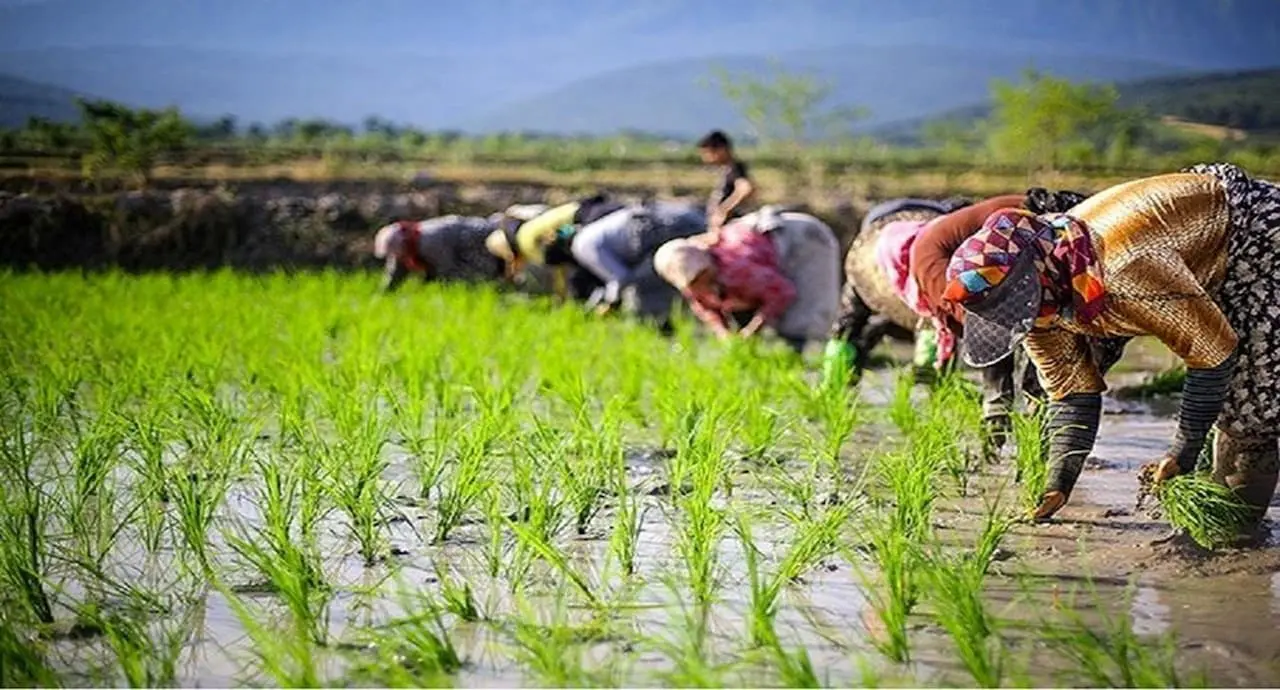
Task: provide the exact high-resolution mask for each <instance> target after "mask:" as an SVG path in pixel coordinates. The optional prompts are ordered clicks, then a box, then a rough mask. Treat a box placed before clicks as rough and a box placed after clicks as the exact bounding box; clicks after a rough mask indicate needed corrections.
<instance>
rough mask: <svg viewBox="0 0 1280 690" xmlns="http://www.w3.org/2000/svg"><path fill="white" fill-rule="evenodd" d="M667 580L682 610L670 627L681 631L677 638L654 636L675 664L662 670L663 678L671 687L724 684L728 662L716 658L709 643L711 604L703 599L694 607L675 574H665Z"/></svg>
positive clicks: (665, 654)
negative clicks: (686, 599)
mask: <svg viewBox="0 0 1280 690" xmlns="http://www.w3.org/2000/svg"><path fill="white" fill-rule="evenodd" d="M664 584H665V585H666V587H667V588H668V589H669V590H670V591H671V593H672V594H673V595H674V596H675V597H676V601H677V602H679V605H680V613H679V617H678V618H677V619H676V620H675V621H673V622H672V625H670V626H668V630H672V631H675V632H677V636H676V637H675V638H674V639H672V638H668V637H658V638H656V639H652V640H650V644H651V645H652V646H654V647H656V648H657V649H658V650H659V651H660V652H662V653H663V655H664V656H666V658H667V660H668V661H670V662H671V665H672V667H673V668H672V669H671V670H670V671H666V672H664V673H662V674H660V678H661V680H663V681H664V682H665V684H666V685H668V686H670V687H681V688H719V687H724V686H725V685H726V683H725V682H724V680H723V675H724V672H725V670H726V666H725V665H721V664H717V663H716V662H715V659H714V656H713V652H714V650H713V649H712V648H711V647H710V646H709V645H708V643H709V641H710V640H711V627H710V626H711V622H710V608H709V607H707V606H706V605H704V604H701V603H696V604H695V605H694V606H692V607H690V606H689V605H688V602H686V601H685V600H684V599H683V598H681V597H680V593H681V592H680V590H681V588H680V586H679V583H678V582H676V580H675V579H674V578H672V577H667V578H664Z"/></svg>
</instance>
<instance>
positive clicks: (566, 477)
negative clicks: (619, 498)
mask: <svg viewBox="0 0 1280 690" xmlns="http://www.w3.org/2000/svg"><path fill="white" fill-rule="evenodd" d="M578 419H579V421H578V423H577V426H576V428H575V430H574V440H575V445H576V446H577V453H576V455H577V457H576V458H575V459H570V458H569V457H567V456H565V455H560V456H559V457H558V458H557V462H556V463H555V465H554V466H555V467H557V468H558V470H559V474H560V486H561V487H562V489H563V490H564V492H565V495H566V499H567V500H568V502H569V504H570V508H571V509H572V510H573V516H574V517H573V519H574V529H575V531H576V532H577V533H578V534H579V535H583V534H586V533H587V528H588V526H589V525H590V524H591V520H592V519H593V518H595V516H596V515H598V514H599V513H600V511H601V510H603V509H604V499H605V497H606V496H608V494H609V489H610V481H609V477H610V474H611V473H613V472H614V471H615V468H617V467H620V466H621V467H624V468H625V465H626V460H625V458H624V457H623V451H622V439H621V432H620V430H619V425H620V420H619V418H618V416H617V412H616V408H615V407H612V406H606V408H605V413H604V416H603V419H599V420H592V419H589V418H586V417H579V418H578Z"/></svg>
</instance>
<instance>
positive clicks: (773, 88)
mask: <svg viewBox="0 0 1280 690" xmlns="http://www.w3.org/2000/svg"><path fill="white" fill-rule="evenodd" d="M711 76H712V83H713V84H714V85H715V86H716V87H717V88H718V89H719V90H720V93H721V94H722V95H723V96H724V97H725V98H726V99H727V100H728V101H729V102H730V103H732V104H733V105H734V107H735V108H737V110H738V112H739V113H740V114H741V115H742V118H743V119H744V120H745V121H746V123H747V126H748V128H749V130H750V133H751V135H752V137H753V138H754V139H756V140H757V141H760V142H770V141H786V142H789V143H791V144H794V145H799V144H801V143H802V142H804V141H805V140H806V139H808V138H810V137H812V136H814V135H816V134H823V135H831V134H836V133H843V132H847V130H848V129H849V128H850V127H851V126H852V125H853V123H855V122H856V121H858V120H860V119H863V118H865V117H867V115H868V112H867V110H866V109H865V108H861V107H831V106H828V105H826V104H827V101H828V100H829V99H830V97H831V85H830V84H828V83H827V82H826V81H824V80H822V79H820V78H818V77H816V76H814V75H811V74H801V73H795V72H788V71H786V70H785V69H784V68H782V66H781V65H779V64H778V63H777V62H773V63H771V65H770V70H769V73H768V74H766V75H763V76H756V75H752V74H747V73H738V74H734V73H732V72H729V71H728V70H725V69H724V68H716V69H714V70H712V75H711Z"/></svg>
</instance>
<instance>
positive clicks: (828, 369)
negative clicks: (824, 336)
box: [822, 338, 858, 388]
mask: <svg viewBox="0 0 1280 690" xmlns="http://www.w3.org/2000/svg"><path fill="white" fill-rule="evenodd" d="M857 361H858V348H857V347H855V346H854V345H853V343H850V342H848V341H847V340H840V339H839V338H832V339H831V340H828V341H827V347H826V349H825V350H824V351H823V353H822V387H823V388H833V387H840V386H847V385H849V384H850V383H853V382H854V381H856V380H857V372H856V371H854V366H855V364H856V363H857Z"/></svg>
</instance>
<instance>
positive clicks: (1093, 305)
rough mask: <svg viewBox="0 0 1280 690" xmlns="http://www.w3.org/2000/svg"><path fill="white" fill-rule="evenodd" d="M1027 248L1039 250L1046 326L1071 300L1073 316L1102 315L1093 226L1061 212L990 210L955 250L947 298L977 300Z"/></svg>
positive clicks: (1041, 316)
mask: <svg viewBox="0 0 1280 690" xmlns="http://www.w3.org/2000/svg"><path fill="white" fill-rule="evenodd" d="M1024 251H1031V252H1033V253H1034V254H1033V256H1034V263H1035V267H1036V272H1037V273H1038V274H1039V278H1040V286H1041V290H1042V298H1041V299H1040V308H1039V313H1038V314H1036V324H1037V325H1041V326H1043V325H1047V324H1048V322H1049V321H1051V320H1052V318H1053V317H1054V316H1056V315H1057V314H1058V313H1059V311H1060V310H1061V308H1062V307H1064V306H1068V304H1069V306H1070V309H1071V318H1073V319H1075V320H1077V321H1079V322H1081V323H1089V322H1090V321H1092V320H1093V319H1094V318H1095V317H1097V315H1098V314H1099V313H1100V312H1101V311H1102V307H1103V298H1104V297H1105V295H1106V289H1105V287H1104V282H1103V277H1102V263H1101V262H1100V261H1099V260H1098V255H1097V253H1096V252H1095V251H1094V247H1093V238H1092V236H1091V235H1090V234H1089V229H1088V228H1087V227H1086V226H1085V225H1084V223H1082V222H1080V221H1079V220H1076V219H1075V218H1072V217H1071V216H1069V215H1066V214H1061V213H1059V214H1050V215H1044V216H1037V215H1035V214H1033V213H1031V212H1030V211H1026V210H1023V209H1005V210H1002V211H997V212H995V213H993V214H991V216H990V217H988V218H987V222H986V223H984V224H983V226H982V230H979V231H978V232H977V233H976V234H975V235H973V236H972V237H970V238H969V239H967V240H965V241H964V243H963V244H961V245H960V248H959V249H957V250H956V251H955V254H953V255H952V257H951V263H950V264H949V265H948V266H947V290H946V292H945V293H943V299H946V300H947V301H949V302H956V303H959V304H965V305H970V304H972V303H973V302H975V301H977V300H978V299H979V298H980V297H983V296H985V295H986V294H987V293H988V292H990V291H991V290H992V289H993V288H995V287H996V286H997V285H999V284H1000V283H1001V282H1002V281H1004V279H1005V278H1006V277H1007V276H1008V275H1009V272H1010V270H1011V269H1012V268H1013V266H1014V264H1015V263H1016V262H1017V260H1018V258H1019V257H1020V256H1021V254H1022V252H1024ZM1068 296H1069V300H1068Z"/></svg>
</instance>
